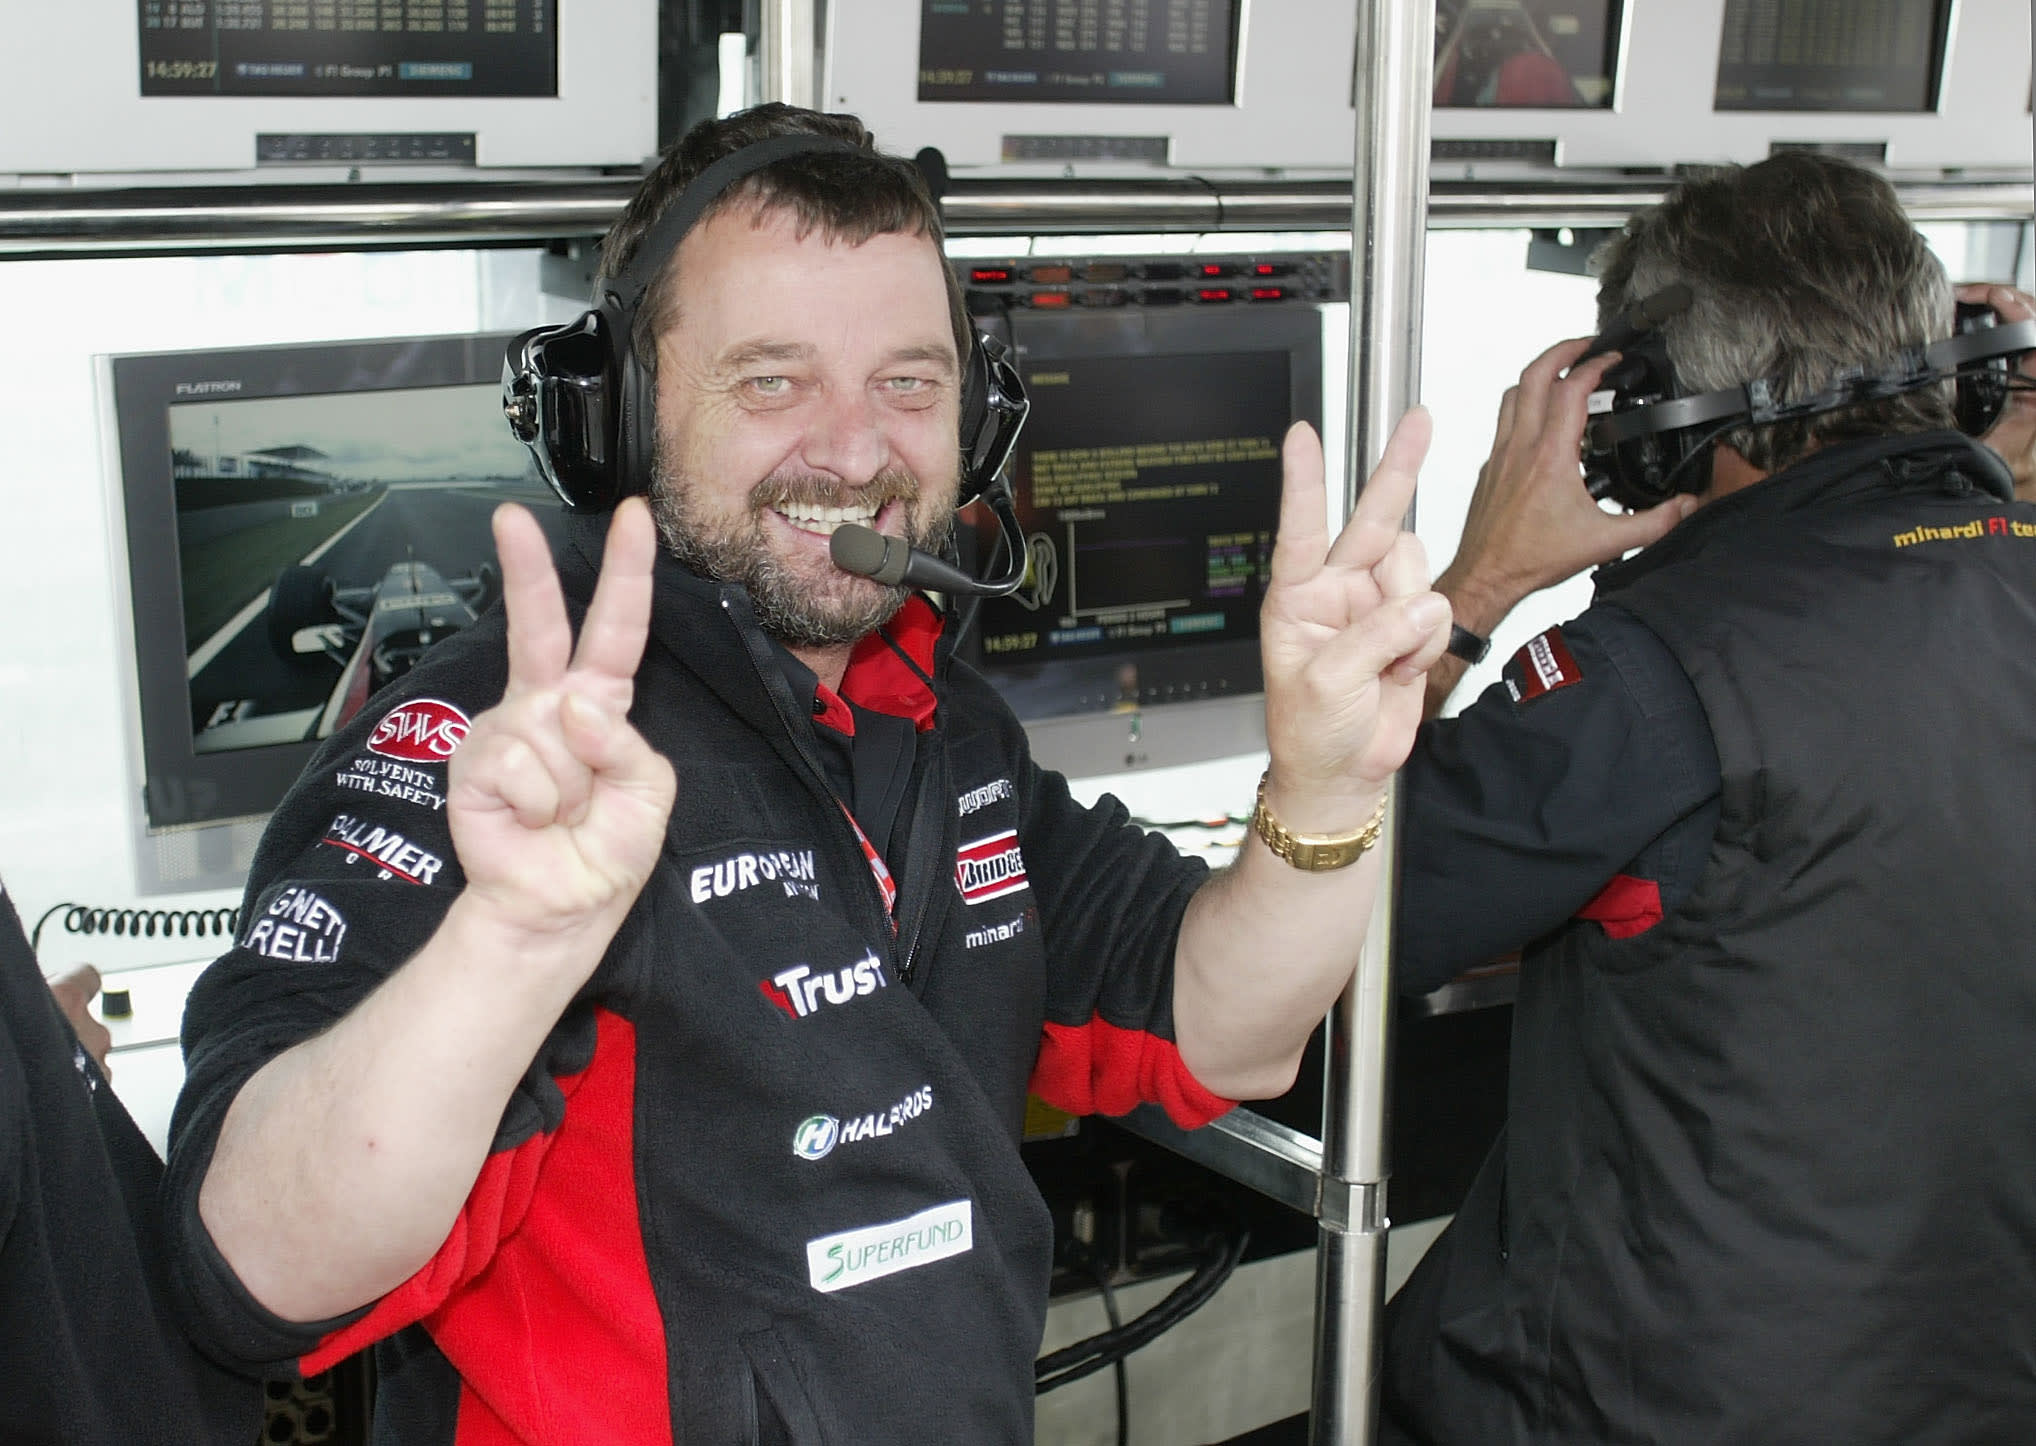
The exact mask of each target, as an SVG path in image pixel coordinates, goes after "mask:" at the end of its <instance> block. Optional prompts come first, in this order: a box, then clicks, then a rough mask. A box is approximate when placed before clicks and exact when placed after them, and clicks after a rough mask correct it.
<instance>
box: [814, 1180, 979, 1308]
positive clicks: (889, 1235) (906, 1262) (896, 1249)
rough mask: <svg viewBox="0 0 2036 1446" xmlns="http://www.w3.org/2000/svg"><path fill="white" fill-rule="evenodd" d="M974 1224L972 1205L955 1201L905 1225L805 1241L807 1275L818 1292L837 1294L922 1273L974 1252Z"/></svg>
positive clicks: (894, 1223) (902, 1222) (906, 1220)
mask: <svg viewBox="0 0 2036 1446" xmlns="http://www.w3.org/2000/svg"><path fill="white" fill-rule="evenodd" d="M974 1223H975V1215H974V1206H973V1204H972V1203H971V1202H970V1201H967V1200H950V1201H948V1202H947V1203H946V1204H945V1205H936V1206H934V1207H933V1208H932V1209H931V1210H921V1211H920V1212H919V1213H918V1214H917V1215H908V1216H906V1217H905V1218H904V1219H903V1220H892V1221H890V1222H888V1223H886V1224H883V1225H865V1226H863V1227H862V1228H860V1229H858V1230H844V1231H842V1232H841V1233H840V1234H838V1235H823V1236H821V1237H820V1238H819V1239H817V1240H809V1241H807V1242H806V1273H807V1276H808V1278H809V1279H810V1280H811V1281H812V1282H813V1288H814V1289H815V1290H818V1291H824V1292H827V1293H828V1294H832V1293H833V1292H835V1291H837V1290H847V1289H848V1288H849V1287H850V1286H852V1285H862V1284H865V1283H866V1282H868V1281H872V1280H881V1279H882V1278H883V1277H885V1276H887V1275H896V1274H897V1273H898V1272H899V1271H901V1270H917V1269H918V1268H919V1267H920V1266H922V1265H931V1264H933V1262H934V1261H936V1260H946V1259H947V1258H948V1257H949V1256H951V1255H963V1254H966V1253H967V1252H968V1251H970V1250H972V1249H974V1248H975V1233H974Z"/></svg>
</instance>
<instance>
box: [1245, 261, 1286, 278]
mask: <svg viewBox="0 0 2036 1446" xmlns="http://www.w3.org/2000/svg"><path fill="white" fill-rule="evenodd" d="M1251 274H1252V275H1253V276H1277V275H1279V274H1280V269H1279V267H1277V266H1275V265H1273V264H1272V262H1270V261H1261V262H1259V263H1258V265H1256V266H1254V267H1252V268H1251Z"/></svg>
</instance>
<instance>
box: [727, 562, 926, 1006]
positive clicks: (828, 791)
mask: <svg viewBox="0 0 2036 1446" xmlns="http://www.w3.org/2000/svg"><path fill="white" fill-rule="evenodd" d="M719 601H720V603H721V611H722V613H723V614H724V615H726V616H727V618H728V622H729V625H730V626H732V627H733V628H734V629H735V635H736V637H737V638H738V639H740V640H741V642H742V649H743V652H744V653H745V654H746V655H747V656H748V658H749V664H750V667H752V668H753V669H755V670H756V676H757V681H758V682H759V683H761V684H762V685H763V690H764V696H765V697H767V698H769V699H770V701H771V708H772V710H773V711H774V712H776V713H777V715H778V722H779V723H781V724H782V725H783V726H784V729H785V735H786V737H787V738H789V739H790V740H791V744H792V750H793V752H795V753H797V754H798V756H799V761H800V762H801V763H803V764H804V765H805V767H806V785H807V787H808V788H809V789H814V788H815V787H816V786H817V791H818V793H819V795H820V797H822V798H824V799H825V800H826V801H827V803H828V805H829V807H828V809H827V812H829V813H831V814H832V815H834V817H835V818H836V820H837V822H836V823H835V825H834V827H835V828H836V829H837V830H839V829H840V828H842V827H846V826H848V823H849V815H848V814H847V813H845V812H844V811H843V809H842V807H841V805H840V803H839V802H838V801H837V800H836V799H835V797H834V790H833V789H832V788H831V787H829V786H828V783H827V771H826V770H825V769H824V768H822V767H821V765H820V760H819V759H818V758H817V757H815V756H814V753H813V747H812V745H811V744H810V743H809V742H807V740H806V739H805V738H804V737H802V736H801V735H800V732H799V729H800V727H801V726H802V725H803V726H805V727H808V728H810V727H812V721H811V720H810V719H799V718H795V717H794V716H793V714H794V707H793V705H794V703H795V702H796V700H795V699H793V698H792V690H791V688H790V686H789V685H787V684H786V682H785V675H784V673H783V671H782V670H781V669H780V668H779V667H778V665H777V660H776V659H775V658H773V657H771V656H770V654H769V652H768V651H767V650H766V648H767V645H766V644H765V643H764V642H763V640H762V638H761V637H753V636H751V631H750V629H749V628H747V627H745V626H744V625H743V621H742V619H741V618H739V617H737V616H736V613H735V609H734V608H733V607H732V606H731V605H730V599H729V596H728V594H727V592H726V591H724V592H722V593H721V595H720V599H719ZM838 836H840V837H842V838H844V840H845V841H846V842H847V843H848V844H849V846H850V852H852V853H853V854H854V856H855V858H856V859H857V861H858V862H860V861H862V845H861V844H860V843H858V842H857V841H856V840H855V838H854V836H853V830H851V832H850V834H848V835H838ZM873 846H874V845H873ZM862 872H863V874H864V875H865V876H868V874H869V870H868V868H864V869H863V870H862ZM875 889H876V885H875V882H874V881H872V882H871V883H870V886H869V887H868V888H865V889H859V890H857V891H856V892H857V893H858V894H860V895H861V897H862V898H863V900H864V901H865V903H870V902H873V901H874V895H875ZM920 912H921V913H923V912H924V907H923V904H922V906H921V909H920ZM875 913H876V914H878V915H884V909H883V906H882V904H881V903H878V904H877V905H876V908H875ZM890 924H891V921H890V918H889V917H888V915H884V917H882V918H881V919H880V920H879V921H878V922H877V923H876V925H875V927H873V928H871V930H870V933H871V937H873V938H874V939H875V940H876V941H877V946H878V949H879V952H880V953H881V954H882V955H883V956H884V961H885V962H886V963H887V964H889V965H890V966H891V972H892V973H893V974H895V975H896V976H897V977H898V980H899V982H900V983H904V982H905V981H906V980H907V979H908V978H909V972H908V971H909V968H910V958H911V955H910V946H908V947H907V952H906V954H904V955H903V956H900V955H899V954H898V952H897V949H896V945H895V943H894V942H893V941H892V938H891V927H890ZM913 942H914V943H916V942H917V935H916V932H915V935H914V939H913ZM900 957H902V958H904V959H905V960H906V966H905V968H903V969H901V968H900V967H899V965H898V963H897V961H898V959H899V958H900Z"/></svg>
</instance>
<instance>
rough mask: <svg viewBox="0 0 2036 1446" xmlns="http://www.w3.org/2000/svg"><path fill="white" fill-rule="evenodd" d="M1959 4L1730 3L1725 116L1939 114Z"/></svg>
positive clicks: (1723, 54)
mask: <svg viewBox="0 0 2036 1446" xmlns="http://www.w3.org/2000/svg"><path fill="white" fill-rule="evenodd" d="M1950 23H1951V0H1726V3H1725V20H1724V28H1723V32H1722V33H1721V35H1720V36H1719V43H1718V83H1717V92H1716V96H1715V100H1714V104H1715V106H1716V108H1717V109H1719V110H1774V111H1884V112H1893V113H1904V114H1917V113H1922V112H1926V111H1932V110H1935V109H1936V108H1937V83H1938V79H1939V76H1940V75H1941V73H1942V71H1943V68H1944V45H1945V36H1946V35H1947V33H1948V30H1949V26H1950Z"/></svg>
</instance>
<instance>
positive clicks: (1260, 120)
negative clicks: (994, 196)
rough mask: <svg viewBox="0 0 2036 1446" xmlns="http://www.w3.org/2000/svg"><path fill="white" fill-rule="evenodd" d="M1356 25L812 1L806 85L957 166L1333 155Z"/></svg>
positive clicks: (881, 133) (1052, 6)
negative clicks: (818, 58) (818, 8)
mask: <svg viewBox="0 0 2036 1446" xmlns="http://www.w3.org/2000/svg"><path fill="white" fill-rule="evenodd" d="M1355 26H1356V21H1355V11H1354V10H1353V8H1352V7H1350V6H1348V5H1326V4H1314V3H1300V0H1258V3H1248V0H855V3H853V4H834V5H830V6H828V7H827V37H826V44H825V46H824V47H823V55H824V66H823V71H822V76H821V93H822V96H823V97H824V104H825V107H826V108H827V109H829V110H845V111H852V112H854V113H855V114H857V115H859V116H861V117H862V118H863V120H864V121H865V122H867V123H868V124H869V126H870V128H871V130H873V131H874V132H875V133H876V136H877V138H878V140H879V141H880V142H882V144H883V145H884V146H885V147H886V148H888V149H890V150H894V151H899V152H903V153H905V154H907V155H909V154H911V153H913V152H914V151H917V150H919V149H921V148H922V147H926V146H934V147H937V148H938V149H939V150H940V152H941V153H942V154H943V155H944V156H945V157H946V158H947V162H948V165H949V167H950V168H952V169H954V170H956V171H961V172H966V171H969V170H972V169H977V170H979V169H982V168H995V169H996V171H997V172H999V173H1002V174H1012V175H1019V174H1034V175H1054V176H1059V175H1064V174H1068V173H1070V172H1071V171H1072V173H1074V174H1097V175H1104V174H1114V175H1123V174H1134V175H1135V174H1142V173H1145V172H1149V171H1151V170H1153V169H1155V168H1157V169H1162V170H1164V169H1166V168H1170V167H1173V168H1178V167H1187V168H1194V169H1198V170H1222V169H1229V168H1240V169H1241V168H1249V169H1251V170H1253V171H1255V172H1257V173H1260V174H1262V173H1263V172H1264V170H1265V169H1266V168H1268V167H1283V168H1287V169H1290V170H1302V171H1307V170H1331V169H1335V168H1348V167H1349V165H1350V146H1351V128H1350V126H1349V125H1348V124H1345V123H1344V122H1342V121H1341V120H1339V119H1338V117H1339V115H1340V114H1341V113H1340V111H1339V109H1338V107H1339V106H1340V104H1341V102H1342V100H1343V98H1344V96H1345V94H1346V93H1347V92H1348V90H1349V88H1350V56H1351V45H1352V42H1353V39H1354V37H1355V35H1356V28H1355Z"/></svg>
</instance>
